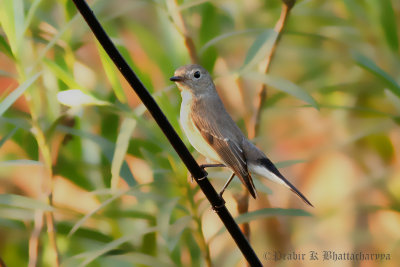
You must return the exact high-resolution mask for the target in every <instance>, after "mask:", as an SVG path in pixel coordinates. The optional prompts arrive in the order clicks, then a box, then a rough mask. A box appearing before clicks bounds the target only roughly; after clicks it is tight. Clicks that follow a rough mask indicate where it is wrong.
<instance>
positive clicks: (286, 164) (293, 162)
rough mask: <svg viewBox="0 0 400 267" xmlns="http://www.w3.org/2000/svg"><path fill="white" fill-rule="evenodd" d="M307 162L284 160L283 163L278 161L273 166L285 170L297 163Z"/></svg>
mask: <svg viewBox="0 0 400 267" xmlns="http://www.w3.org/2000/svg"><path fill="white" fill-rule="evenodd" d="M304 162H307V160H303V159H294V160H285V161H280V162H277V163H275V166H276V167H277V168H278V169H279V168H285V167H288V166H292V165H295V164H298V163H304Z"/></svg>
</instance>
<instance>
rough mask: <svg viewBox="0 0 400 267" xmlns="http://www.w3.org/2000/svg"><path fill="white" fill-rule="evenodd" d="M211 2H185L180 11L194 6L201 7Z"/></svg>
mask: <svg viewBox="0 0 400 267" xmlns="http://www.w3.org/2000/svg"><path fill="white" fill-rule="evenodd" d="M209 1H210V0H193V1H185V2H184V3H182V4H181V5H180V6H179V10H181V11H182V10H185V9H188V8H191V7H194V6H198V5H201V4H203V3H206V2H209Z"/></svg>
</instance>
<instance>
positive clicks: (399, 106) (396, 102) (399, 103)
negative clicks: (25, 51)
mask: <svg viewBox="0 0 400 267" xmlns="http://www.w3.org/2000/svg"><path fill="white" fill-rule="evenodd" d="M385 95H386V97H387V99H389V101H390V102H392V104H393V106H394V107H395V109H396V110H397V113H399V114H400V97H399V96H397V95H395V94H393V92H392V91H390V90H388V89H385ZM0 147H1V146H0Z"/></svg>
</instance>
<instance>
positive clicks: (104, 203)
mask: <svg viewBox="0 0 400 267" xmlns="http://www.w3.org/2000/svg"><path fill="white" fill-rule="evenodd" d="M129 190H132V189H129ZM129 190H124V191H120V192H118V193H115V194H114V195H113V196H112V197H110V198H109V199H107V200H106V201H104V202H103V203H101V204H100V205H99V206H98V207H97V208H95V209H94V210H92V211H91V212H89V213H87V214H86V215H85V216H83V218H82V219H80V220H79V221H78V222H77V223H76V224H75V225H74V226H73V227H72V229H71V231H70V232H69V233H68V236H71V235H73V234H74V233H75V232H76V231H77V230H78V229H79V228H80V227H81V226H82V224H84V223H85V222H86V221H87V220H88V219H89V218H90V217H92V216H93V214H95V213H97V212H98V211H99V210H101V209H103V208H104V207H106V206H107V205H108V204H110V203H111V202H113V201H114V200H116V199H117V198H119V197H121V196H122V195H124V194H126V193H127V192H128V191H129Z"/></svg>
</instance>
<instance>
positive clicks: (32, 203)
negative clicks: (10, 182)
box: [0, 194, 53, 211]
mask: <svg viewBox="0 0 400 267" xmlns="http://www.w3.org/2000/svg"><path fill="white" fill-rule="evenodd" d="M0 205H3V206H8V207H14V208H22V209H31V210H48V211H50V210H53V207H52V206H50V205H48V204H46V203H43V202H41V201H39V200H36V199H33V198H30V197H24V196H20V195H14V194H0Z"/></svg>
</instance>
